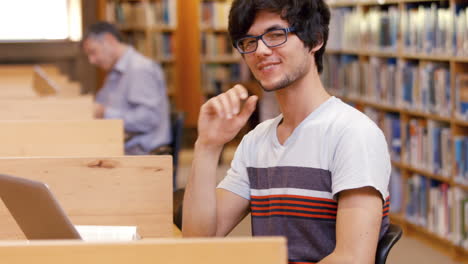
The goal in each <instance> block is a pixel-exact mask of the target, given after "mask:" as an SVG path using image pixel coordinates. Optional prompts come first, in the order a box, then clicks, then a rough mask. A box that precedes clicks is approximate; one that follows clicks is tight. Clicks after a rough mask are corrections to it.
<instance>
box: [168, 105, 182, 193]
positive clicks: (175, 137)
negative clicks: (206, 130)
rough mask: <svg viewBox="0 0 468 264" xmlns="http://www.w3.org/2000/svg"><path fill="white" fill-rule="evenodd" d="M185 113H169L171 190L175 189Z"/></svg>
mask: <svg viewBox="0 0 468 264" xmlns="http://www.w3.org/2000/svg"><path fill="white" fill-rule="evenodd" d="M184 120H185V113H183V112H173V113H171V129H172V142H171V149H172V166H173V174H172V179H173V189H174V191H175V190H176V189H177V186H176V185H177V166H178V164H179V152H180V149H181V147H182V136H183V132H184Z"/></svg>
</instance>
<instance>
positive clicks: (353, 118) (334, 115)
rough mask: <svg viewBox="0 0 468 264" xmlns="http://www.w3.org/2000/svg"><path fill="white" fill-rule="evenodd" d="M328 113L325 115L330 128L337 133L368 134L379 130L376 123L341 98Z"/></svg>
mask: <svg viewBox="0 0 468 264" xmlns="http://www.w3.org/2000/svg"><path fill="white" fill-rule="evenodd" d="M330 115H331V116H328V117H326V118H327V119H328V122H330V128H332V129H333V130H334V131H336V132H338V133H339V134H341V133H345V132H353V131H358V132H359V133H363V134H369V133H375V132H378V131H380V128H379V127H378V126H377V124H375V122H374V121H373V120H372V119H370V118H369V117H368V116H367V115H366V114H364V113H363V112H361V111H359V110H358V109H356V108H354V107H353V106H351V105H349V104H347V103H344V102H342V101H341V100H340V101H339V102H338V103H336V104H335V107H334V110H333V111H332V112H331V114H330Z"/></svg>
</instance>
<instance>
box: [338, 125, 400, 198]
mask: <svg viewBox="0 0 468 264" xmlns="http://www.w3.org/2000/svg"><path fill="white" fill-rule="evenodd" d="M333 153H334V154H333V157H332V161H331V166H330V170H331V174H332V193H333V197H336V195H337V194H338V193H339V192H341V191H343V190H349V189H356V188H361V187H366V186H370V187H374V188H375V189H376V190H377V191H379V192H380V194H381V195H382V199H383V200H384V201H385V200H386V198H387V197H388V184H389V180H390V173H391V164H390V155H389V153H388V147H387V143H386V141H385V137H384V135H383V133H382V131H381V130H380V129H379V128H378V127H377V126H376V125H375V124H374V123H373V122H372V121H371V120H368V119H363V120H360V121H358V122H353V123H352V124H350V125H348V126H347V127H346V128H344V129H343V130H342V131H340V134H339V135H338V137H337V143H336V148H335V151H334V152H333Z"/></svg>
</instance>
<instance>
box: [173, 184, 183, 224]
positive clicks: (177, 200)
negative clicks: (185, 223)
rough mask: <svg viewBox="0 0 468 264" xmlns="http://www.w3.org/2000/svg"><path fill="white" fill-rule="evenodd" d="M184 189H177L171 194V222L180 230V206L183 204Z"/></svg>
mask: <svg viewBox="0 0 468 264" xmlns="http://www.w3.org/2000/svg"><path fill="white" fill-rule="evenodd" d="M184 193H185V189H178V190H176V191H174V193H173V194H172V210H173V214H172V217H173V218H172V220H173V222H174V224H175V225H176V226H177V227H178V228H179V229H180V230H182V205H183V202H184Z"/></svg>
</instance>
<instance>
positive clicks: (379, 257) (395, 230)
mask: <svg viewBox="0 0 468 264" xmlns="http://www.w3.org/2000/svg"><path fill="white" fill-rule="evenodd" d="M402 234H403V231H402V230H401V227H400V226H398V225H395V224H390V226H389V227H388V230H387V232H385V234H384V236H383V237H382V239H381V240H380V241H379V244H378V245H377V252H376V254H375V264H385V262H386V261H387V256H388V253H390V249H392V247H393V246H394V245H395V244H396V242H398V240H400V238H401V235H402Z"/></svg>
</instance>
